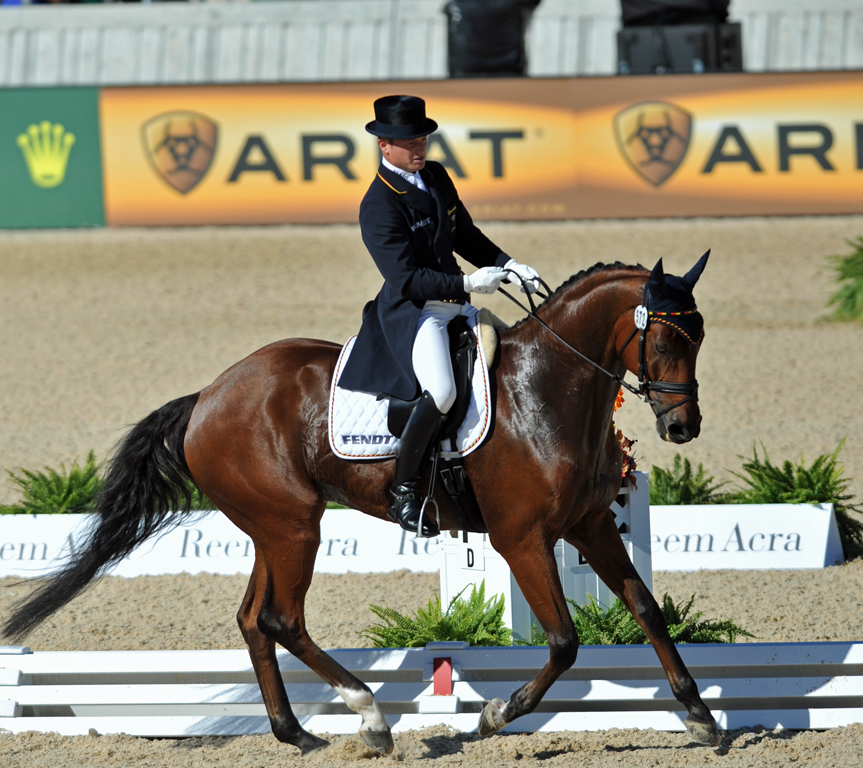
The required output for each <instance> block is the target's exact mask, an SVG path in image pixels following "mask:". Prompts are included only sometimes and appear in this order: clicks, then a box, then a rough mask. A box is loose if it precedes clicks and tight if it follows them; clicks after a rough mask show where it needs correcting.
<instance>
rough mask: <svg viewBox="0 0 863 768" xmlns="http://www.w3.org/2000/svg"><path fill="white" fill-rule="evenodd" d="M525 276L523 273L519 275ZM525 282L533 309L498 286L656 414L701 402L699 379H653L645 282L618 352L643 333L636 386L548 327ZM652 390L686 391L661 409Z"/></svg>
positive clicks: (546, 287) (587, 360)
mask: <svg viewBox="0 0 863 768" xmlns="http://www.w3.org/2000/svg"><path fill="white" fill-rule="evenodd" d="M507 272H510V274H513V275H515V273H514V272H512V270H507ZM515 276H516V277H518V279H519V280H521V276H519V275H515ZM539 280H540V282H541V283H542V285H543V287H544V288H545V290H547V291H548V292H549V294H551V289H550V288H549V287H548V285H547V284H546V282H545V281H544V280H543V279H542V278H539ZM521 282H522V286H523V287H524V288H525V294H526V296H527V300H528V302H529V303H530V309H528V308H527V307H525V306H524V305H523V304H522V303H521V302H520V301H519V300H518V299H516V298H515V297H513V296H511V295H510V294H509V293H507V292H506V291H505V290H504V289H503V288H498V290H499V291H500V292H501V293H502V294H503V295H504V296H506V297H507V298H508V299H509V300H510V301H512V302H514V303H515V304H517V305H518V306H519V307H521V308H522V309H523V310H524V311H525V312H527V314H528V315H530V317H532V318H533V319H534V320H536V321H537V322H538V323H539V324H540V325H541V326H542V327H543V328H545V330H547V331H548V332H549V333H550V334H551V335H552V336H554V338H556V339H557V340H558V341H559V342H560V343H561V344H563V345H564V346H565V347H566V348H567V349H568V350H569V351H570V352H573V353H575V354H576V355H578V357H580V358H581V359H582V360H584V361H585V362H586V363H590V365H592V366H593V367H594V368H596V369H597V370H598V371H601V372H602V373H604V374H605V375H606V376H608V377H609V378H611V379H614V381H616V382H617V383H618V384H620V386H621V387H623V388H624V389H625V390H627V391H628V392H631V393H632V394H633V395H635V396H636V397H638V398H639V399H640V400H642V401H643V402H645V403H649V404H650V407H651V408H652V409H653V414H654V416H656V418H657V419H660V418H662V417H663V416H664V415H665V414H666V413H668V412H669V411H673V410H674V409H675V408H679V407H680V406H681V405H684V404H685V403H688V402H690V401H694V402H696V403H697V402H698V381H697V380H693V381H680V382H678V381H661V380H656V381H654V380H651V378H650V374H649V373H648V372H647V329H648V327H649V326H650V317H651V315H654V313H652V312H651V311H650V294H649V292H648V290H647V286H646V285H645V286H644V294H643V298H642V302H643V303H642V304H639V305H638V306H637V307H636V308H635V328H634V329H633V331H632V333H631V334H629V338H627V340H626V342H625V343H624V345H623V346H622V347H621V348H620V352H618V357H620V356H621V355H622V354H623V350H625V349H626V348H627V347H628V346H629V342H631V341H632V340H633V339H634V338H635V334H636V333H639V331H640V334H639V336H638V386H637V387H633V386H632V385H631V384H629V383H628V382H626V381H624V380H623V377H622V376H618V375H617V374H616V373H612V372H611V371H607V370H605V368H603V367H602V366H601V365H600V364H599V363H597V362H595V361H594V360H591V359H590V358H589V357H588V356H587V355H585V354H583V353H582V352H579V351H578V350H577V349H576V348H575V347H573V346H572V345H571V344H569V343H568V342H566V341H564V340H563V339H562V338H561V337H560V336H559V335H558V334H557V333H555V332H554V331H553V330H551V328H549V327H548V325H547V324H546V323H544V322H543V321H542V320H541V319H540V318H539V317H538V316H537V314H536V305H535V304H534V303H533V297H532V296H531V294H530V292H529V291H528V290H527V286H525V285H524V282H525V281H524V280H521ZM536 294H537V295H538V296H539V297H540V298H542V299H547V298H548V296H545V295H543V294H542V293H540V292H539V291H536ZM695 311H696V310H694V309H693V310H691V312H695ZM680 314H689V312H681V313H680ZM651 392H660V393H663V394H667V395H686V397H684V398H683V399H682V400H679V401H678V402H676V403H673V404H672V405H669V406H666V407H665V408H663V409H661V410H659V411H657V410H656V408H657V402H656V401H655V400H654V399H653V398H652V397H651V396H650V393H651Z"/></svg>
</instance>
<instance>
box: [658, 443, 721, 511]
mask: <svg viewBox="0 0 863 768" xmlns="http://www.w3.org/2000/svg"><path fill="white" fill-rule="evenodd" d="M723 485H725V483H719V484H718V485H714V484H713V477H712V476H708V475H707V473H706V472H705V470H704V467H703V466H702V465H701V464H700V463H699V465H698V469H697V470H696V471H695V472H693V471H692V464H690V462H689V459H682V458H681V456H680V454H679V453H675V454H674V464H673V466H672V467H671V469H662V467H657V466H654V467H651V469H650V483H649V486H648V487H649V493H650V503H651V504H655V505H661V504H715V503H718V502H719V501H720V500H721V498H722V497H721V494H719V493H717V491H718V490H719V489H720V488H721V487H722V486H723Z"/></svg>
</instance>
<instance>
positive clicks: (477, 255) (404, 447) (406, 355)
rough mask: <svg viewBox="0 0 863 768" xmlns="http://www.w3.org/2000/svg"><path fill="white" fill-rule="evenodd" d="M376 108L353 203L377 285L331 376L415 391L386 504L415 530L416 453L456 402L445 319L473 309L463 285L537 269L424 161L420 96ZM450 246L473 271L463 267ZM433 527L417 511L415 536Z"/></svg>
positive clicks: (531, 284) (345, 383) (531, 280)
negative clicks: (492, 236)
mask: <svg viewBox="0 0 863 768" xmlns="http://www.w3.org/2000/svg"><path fill="white" fill-rule="evenodd" d="M374 110H375V119H374V120H373V121H372V122H370V123H369V124H368V125H366V130H367V131H368V132H369V133H371V134H372V135H374V136H377V138H378V147H379V148H380V152H381V156H382V158H381V164H380V167H379V168H378V172H377V175H376V176H375V179H374V181H372V184H371V186H370V187H369V190H368V192H367V193H366V195H365V197H364V198H363V201H362V204H361V205H360V230H361V232H362V237H363V242H364V243H365V245H366V248H368V250H369V253H370V254H371V256H372V258H373V259H374V262H375V264H376V265H377V268H378V269H379V270H380V272H381V274H382V275H383V277H384V285H383V287H382V288H381V290H380V292H379V293H378V295H377V297H376V298H375V299H374V300H373V301H370V302H369V303H368V304H366V306H365V308H364V310H363V323H362V327H361V329H360V332H359V335H358V337H357V340H356V342H355V344H354V349H353V352H352V353H351V356H350V359H349V360H348V363H347V364H346V366H345V368H344V371H343V372H342V375H341V377H340V378H339V382H338V383H339V386H341V387H343V388H345V389H352V390H358V391H361V392H371V393H375V394H386V395H391V396H393V397H396V398H399V399H402V400H412V399H414V398H415V397H417V395H418V394H419V395H420V399H419V402H418V404H417V406H416V408H415V409H414V410H413V412H412V413H411V416H410V418H409V419H408V422H407V425H406V426H405V429H404V433H403V434H402V437H401V444H400V450H399V455H398V458H397V459H396V468H395V476H394V478H393V486H392V488H391V490H390V500H389V509H388V514H389V516H390V518H391V519H392V520H394V521H397V522H398V523H400V524H401V526H402V527H403V528H405V529H406V530H408V531H416V530H417V526H418V523H419V517H420V509H421V506H422V499H421V495H420V479H421V477H422V465H423V460H424V458H425V456H426V454H427V452H428V449H429V446H430V445H431V442H432V440H433V439H434V438H435V436H436V434H437V432H438V428H439V426H440V424H441V422H442V420H443V418H444V416H445V415H446V413H447V412H448V411H449V410H450V408H451V407H452V405H453V402H454V401H455V394H456V389H455V381H454V378H453V372H452V364H451V362H450V356H449V337H448V334H447V324H448V323H449V322H450V321H451V320H453V319H454V318H456V317H458V316H459V315H463V314H467V313H468V312H469V311H470V310H471V306H470V304H468V301H469V298H470V297H469V294H470V293H471V292H476V293H494V292H495V291H496V290H497V289H498V287H499V286H500V283H501V282H502V281H506V282H521V283H522V291H524V290H525V286H526V287H527V289H528V290H529V291H530V292H531V293H532V292H534V291H536V290H538V289H539V274H538V273H537V272H536V270H534V269H532V268H531V267H528V266H527V265H525V264H519V263H518V262H517V261H516V260H515V259H512V258H510V257H509V256H508V255H507V254H505V253H504V252H503V251H501V249H500V248H498V247H497V246H496V245H495V244H494V243H492V242H491V240H489V239H488V238H487V237H486V236H485V235H484V234H483V233H482V232H481V231H480V230H479V229H478V228H477V227H476V225H474V223H473V221H472V220H471V217H470V214H468V212H467V209H466V208H465V207H464V205H463V204H462V202H461V200H459V197H458V193H457V192H456V189H455V186H453V183H452V181H451V180H450V177H449V176H448V175H447V172H446V170H445V169H444V167H443V166H442V165H441V164H440V163H436V162H432V161H426V150H427V148H428V136H429V134H430V133H433V132H434V131H435V130H437V123H436V122H435V121H434V120H431V119H429V118H427V117H426V113H425V102H424V101H423V100H422V99H420V98H418V97H416V96H384V97H383V98H380V99H377V101H375V103H374ZM453 251H455V252H457V253H458V254H459V255H461V256H463V257H464V258H465V259H467V260H468V261H469V262H470V263H471V264H473V265H474V266H476V267H479V269H478V270H477V271H475V272H473V273H472V274H470V275H465V274H464V273H463V272H462V271H461V269H460V268H459V265H458V263H457V262H456V260H455V257H454V256H453ZM505 270H511V272H512V273H514V274H515V275H516V276H517V277H514V278H512V277H511V275H510V274H509V273H508V272H506V271H505ZM518 278H521V279H520V280H519V279H518ZM522 281H523V282H522ZM437 533H438V530H437V526H436V525H435V524H434V523H433V522H431V520H429V518H426V517H424V520H423V530H422V535H423V536H434V535H436V534H437Z"/></svg>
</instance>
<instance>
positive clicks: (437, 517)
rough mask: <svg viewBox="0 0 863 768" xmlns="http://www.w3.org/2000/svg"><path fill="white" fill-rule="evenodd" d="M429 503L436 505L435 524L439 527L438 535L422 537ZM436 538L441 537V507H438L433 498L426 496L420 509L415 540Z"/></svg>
mask: <svg viewBox="0 0 863 768" xmlns="http://www.w3.org/2000/svg"><path fill="white" fill-rule="evenodd" d="M429 502H431V503H432V504H434V511H435V524H436V526H437V533H436V534H435V535H434V536H423V535H422V530H423V516H424V515H425V512H426V507H427V506H428V503H429ZM435 536H440V507H438V505H437V502H436V501H435V500H434V499H433V498H432V497H431V496H426V497H425V498H424V499H423V505H422V506H421V507H420V516H419V518H418V519H417V530H416V533H415V534H414V538H415V539H433V538H434V537H435Z"/></svg>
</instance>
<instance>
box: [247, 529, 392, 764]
mask: <svg viewBox="0 0 863 768" xmlns="http://www.w3.org/2000/svg"><path fill="white" fill-rule="evenodd" d="M319 543H320V534H319V533H318V532H315V534H314V535H313V534H312V532H311V531H303V532H300V531H297V530H294V531H293V535H292V536H291V537H290V538H283V539H280V540H271V541H268V542H267V552H266V553H265V554H264V555H263V557H264V559H265V564H266V587H265V589H264V595H263V599H262V601H261V603H260V608H259V609H258V611H257V626H258V629H259V630H260V631H261V632H262V633H264V634H265V635H267V636H268V637H269V638H272V639H274V640H275V641H276V642H278V643H281V644H282V645H283V646H284V647H285V648H287V649H288V650H289V651H290V652H291V653H292V654H293V655H294V656H296V657H297V658H298V659H299V660H300V661H302V662H303V663H304V664H305V665H306V666H307V667H309V669H311V670H312V671H313V672H314V673H315V674H317V675H318V676H319V677H320V678H321V679H322V680H323V681H324V682H326V683H328V684H329V685H331V686H332V687H333V688H335V690H336V692H337V693H338V694H339V696H341V697H342V699H344V701H345V703H346V704H347V705H348V706H349V707H350V708H351V709H352V710H353V711H354V712H356V713H358V714H360V715H362V718H363V723H362V725H361V726H360V730H359V735H360V738H361V739H362V740H363V741H364V742H365V743H366V744H367V745H368V746H370V747H371V748H372V749H374V750H376V751H378V752H380V753H383V754H389V753H390V752H392V751H393V737H392V733H391V732H390V727H389V724H388V723H387V720H386V718H385V717H384V715H383V713H382V712H381V710H380V707H379V706H378V703H377V701H376V700H375V696H374V694H373V693H372V691H371V689H370V688H369V687H368V686H367V685H366V684H365V683H363V682H362V681H361V680H360V679H359V678H357V677H356V676H354V675H352V674H351V673H350V672H348V670H346V669H345V668H344V667H343V666H341V664H339V663H338V662H336V661H335V660H334V659H333V658H332V657H331V656H329V655H327V654H326V653H324V652H323V651H322V650H321V649H320V648H319V647H318V646H317V645H316V644H315V643H314V642H313V641H312V639H311V638H310V637H309V633H308V632H307V631H306V620H305V615H304V607H305V597H306V592H307V591H308V589H309V585H310V584H311V581H312V572H313V570H314V562H315V555H316V554H317V551H318V544H319ZM259 557H260V555H259ZM256 569H257V562H256Z"/></svg>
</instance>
